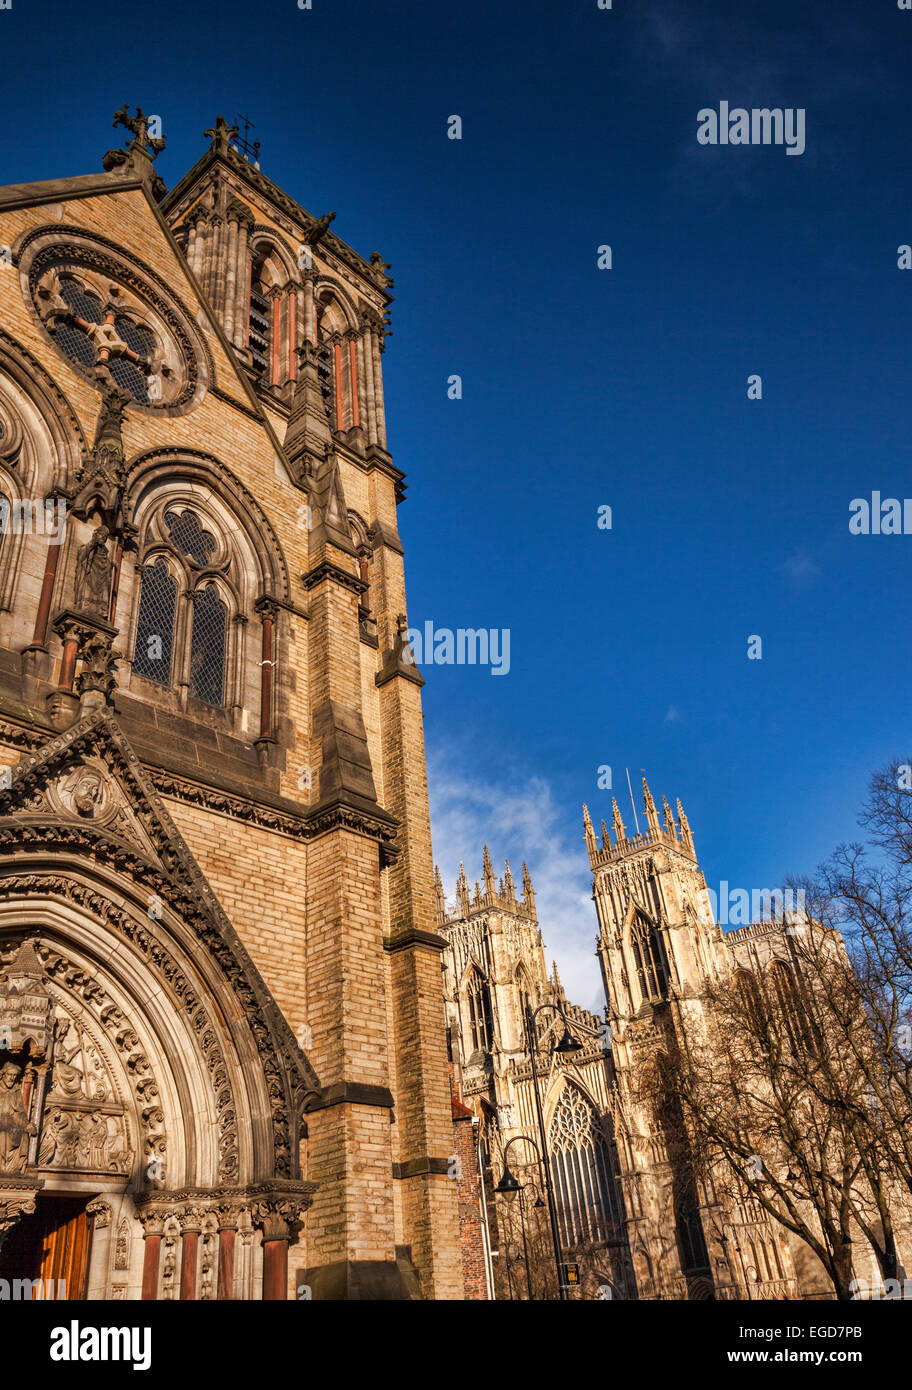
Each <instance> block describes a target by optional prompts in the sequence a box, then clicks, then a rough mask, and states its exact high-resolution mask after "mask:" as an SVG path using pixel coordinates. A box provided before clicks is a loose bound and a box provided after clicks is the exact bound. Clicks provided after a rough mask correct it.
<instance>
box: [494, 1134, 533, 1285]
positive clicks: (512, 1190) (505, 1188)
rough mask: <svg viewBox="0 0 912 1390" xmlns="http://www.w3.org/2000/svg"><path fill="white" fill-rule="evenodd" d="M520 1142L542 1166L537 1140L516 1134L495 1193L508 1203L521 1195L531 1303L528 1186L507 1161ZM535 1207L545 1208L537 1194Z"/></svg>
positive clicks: (509, 1142) (505, 1155) (520, 1205)
mask: <svg viewBox="0 0 912 1390" xmlns="http://www.w3.org/2000/svg"><path fill="white" fill-rule="evenodd" d="M519 1142H522V1143H523V1144H528V1145H529V1147H530V1148H532V1149H534V1150H535V1156H536V1158H537V1159H538V1162H539V1164H541V1161H542V1159H541V1154H540V1153H539V1151H538V1145H537V1144H536V1143H535V1140H534V1139H529V1138H527V1137H526V1135H525V1134H514V1136H513V1138H512V1139H508V1140H507V1142H506V1144H505V1145H504V1151H503V1165H504V1168H503V1175H502V1177H501V1179H500V1182H499V1183H498V1184H497V1186H496V1187H495V1189H494V1191H495V1192H496V1193H498V1195H499V1196H501V1197H506V1198H507V1200H508V1201H512V1199H513V1197H515V1195H516V1193H517V1192H518V1193H519V1225H520V1229H521V1231H522V1243H523V1254H524V1256H525V1259H526V1289H527V1291H528V1295H529V1301H530V1302H531V1300H532V1270H531V1268H530V1266H529V1243H528V1241H527V1239H526V1213H525V1208H524V1205H523V1203H524V1196H525V1188H526V1184H525V1183H521V1182H520V1181H519V1179H518V1178H517V1177H515V1176H514V1174H513V1173H511V1172H510V1165H509V1163H508V1161H507V1154H508V1153H509V1151H510V1146H511V1145H512V1144H516V1143H519ZM535 1205H536V1206H537V1207H543V1206H544V1202H543V1201H542V1199H541V1197H539V1196H538V1195H537V1194H536V1201H535ZM518 1258H519V1257H518V1256H517V1259H518Z"/></svg>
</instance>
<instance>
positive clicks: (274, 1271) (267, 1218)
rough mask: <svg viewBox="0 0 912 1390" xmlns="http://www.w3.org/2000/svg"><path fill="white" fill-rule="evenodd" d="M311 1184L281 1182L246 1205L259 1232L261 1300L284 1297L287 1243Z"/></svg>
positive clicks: (311, 1190) (292, 1236) (310, 1193)
mask: <svg viewBox="0 0 912 1390" xmlns="http://www.w3.org/2000/svg"><path fill="white" fill-rule="evenodd" d="M314 1188H315V1184H314V1183H312V1182H303V1181H301V1180H298V1181H296V1182H294V1183H291V1184H290V1185H289V1187H286V1186H285V1185H284V1184H283V1186H282V1188H281V1189H280V1190H279V1191H271V1192H267V1195H265V1196H264V1197H263V1198H261V1199H260V1200H255V1201H254V1202H253V1203H252V1205H251V1207H250V1217H251V1220H252V1221H253V1224H254V1226H258V1227H259V1228H260V1230H261V1231H262V1233H263V1299H264V1301H269V1302H282V1301H284V1300H285V1299H287V1297H288V1246H289V1244H290V1243H291V1242H292V1241H294V1240H297V1236H298V1231H299V1229H300V1225H301V1222H302V1221H303V1219H304V1213H305V1211H306V1210H307V1208H308V1207H309V1206H310V1204H311V1200H312V1198H313V1193H314Z"/></svg>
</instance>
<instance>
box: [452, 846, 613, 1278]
mask: <svg viewBox="0 0 912 1390" xmlns="http://www.w3.org/2000/svg"><path fill="white" fill-rule="evenodd" d="M437 922H438V926H439V928H440V931H441V932H442V934H443V935H444V936H445V937H446V939H447V943H448V950H447V952H446V955H445V957H444V969H445V980H446V1010H447V1033H448V1039H449V1045H450V1051H451V1056H452V1059H453V1066H454V1073H455V1077H456V1083H457V1086H458V1090H459V1093H460V1095H461V1097H462V1099H463V1100H464V1101H465V1103H466V1105H469V1106H471V1107H472V1108H473V1109H474V1111H475V1113H476V1115H477V1116H478V1118H479V1121H480V1127H479V1139H480V1155H479V1158H480V1165H481V1168H482V1170H483V1174H484V1178H485V1182H486V1189H487V1194H488V1207H487V1209H488V1213H489V1224H490V1226H491V1228H492V1235H491V1239H492V1244H495V1245H496V1246H497V1247H498V1255H499V1260H498V1262H496V1263H495V1270H494V1274H495V1278H496V1280H497V1286H498V1296H499V1297H505V1298H507V1297H511V1296H513V1293H512V1288H511V1283H512V1279H513V1275H512V1272H511V1273H509V1274H508V1273H507V1265H508V1263H509V1262H510V1261H511V1260H513V1259H518V1258H519V1254H520V1251H522V1252H523V1253H525V1252H526V1249H527V1247H528V1245H529V1243H530V1242H532V1243H533V1245H534V1246H535V1248H536V1253H537V1258H533V1260H532V1261H531V1262H530V1270H529V1276H528V1277H529V1282H530V1283H531V1294H532V1297H542V1296H543V1293H544V1290H545V1289H548V1290H549V1291H550V1294H551V1296H555V1295H556V1283H555V1281H554V1275H553V1259H552V1253H551V1248H550V1245H549V1239H550V1237H549V1235H548V1232H547V1229H546V1226H545V1212H544V1204H543V1198H544V1186H543V1174H542V1167H541V1163H540V1152H541V1143H540V1131H539V1128H538V1116H537V1109H536V1100H535V1079H536V1078H537V1081H538V1086H539V1093H540V1097H541V1106H542V1119H543V1124H544V1128H545V1134H546V1138H547V1146H548V1151H549V1154H550V1156H551V1164H552V1171H553V1180H554V1189H555V1199H556V1205H557V1213H558V1225H559V1231H560V1242H561V1246H562V1249H563V1251H564V1254H565V1257H566V1259H567V1260H571V1261H572V1260H575V1261H577V1262H579V1261H580V1260H582V1261H583V1266H584V1269H585V1271H586V1272H587V1277H586V1278H584V1279H583V1280H582V1281H581V1289H582V1293H583V1295H584V1296H586V1297H618V1296H620V1297H624V1298H632V1297H635V1296H636V1294H635V1287H634V1284H633V1271H632V1267H631V1265H630V1260H629V1255H628V1252H627V1248H626V1243H627V1232H626V1226H625V1222H624V1213H623V1196H622V1191H621V1186H620V1183H619V1180H618V1179H619V1167H618V1156H617V1150H616V1145H615V1140H614V1123H615V1115H614V1094H615V1087H614V1075H613V1065H612V1061H611V1054H610V1048H609V1047H608V1046H607V1033H608V1030H607V1027H606V1024H605V1022H604V1020H603V1019H600V1018H599V1017H598V1016H597V1015H596V1014H593V1013H590V1011H589V1010H588V1009H584V1008H581V1007H579V1006H578V1005H575V1004H572V1003H571V1002H570V1001H569V1000H568V999H567V997H566V995H565V993H564V990H563V988H562V986H561V983H560V980H559V978H558V974H557V967H556V966H555V967H554V970H553V973H552V975H551V977H550V978H549V976H548V972H547V965H546V961H545V948H544V943H543V941H542V936H541V931H540V929H539V924H538V917H537V913H536V907H535V894H534V890H533V888H532V882H531V879H530V876H529V872H528V869H527V868H526V866H525V864H523V891H522V896H521V897H520V896H519V895H518V894H517V891H516V885H515V883H514V880H513V875H512V873H511V870H510V865H509V864H506V865H505V868H504V874H503V877H501V878H499V879H496V878H495V875H494V869H493V865H492V863H491V858H490V855H489V853H488V850H487V846H485V849H484V853H483V877H482V882H481V883H478V882H476V883H475V887H474V892H472V891H471V890H470V888H469V883H468V880H467V878H466V874H465V870H464V868H463V866H462V865H461V864H460V866H459V877H458V880H457V884H456V903H455V906H454V907H453V908H452V910H451V909H450V908H449V907H448V905H447V903H446V901H445V898H444V893H443V887H442V884H441V880H440V876H439V874H438V876H437ZM530 1016H531V1018H532V1020H533V1023H532V1026H533V1028H534V1036H535V1038H536V1058H535V1062H534V1063H533V1059H532V1056H531V1054H530V1048H529V1042H528V1039H529V1036H530V1033H529V1026H528V1020H529V1018H530ZM565 1029H566V1030H567V1032H568V1033H569V1034H570V1035H571V1037H572V1039H573V1041H574V1043H575V1044H576V1047H575V1050H574V1051H572V1052H568V1053H562V1052H560V1051H558V1050H557V1049H556V1046H555V1044H556V1043H557V1042H558V1041H559V1040H560V1039H561V1038H562V1036H563V1034H564V1031H565ZM533 1066H534V1071H533ZM530 1138H531V1141H532V1142H531V1143H530V1142H528V1140H529V1139H530ZM505 1161H506V1163H507V1164H508V1165H509V1168H510V1171H511V1172H513V1173H514V1174H516V1175H518V1176H519V1178H520V1180H521V1181H522V1183H523V1185H524V1191H523V1193H522V1194H521V1195H520V1198H519V1201H520V1202H524V1203H526V1205H525V1206H524V1208H523V1211H522V1213H521V1216H522V1220H521V1221H520V1222H519V1223H518V1221H517V1216H518V1211H517V1208H518V1203H517V1200H516V1199H515V1198H505V1199H501V1198H499V1197H497V1196H496V1193H495V1190H494V1189H495V1187H496V1185H497V1183H498V1182H499V1180H500V1179H501V1177H502V1174H503V1171H504V1165H505ZM536 1199H537V1205H533V1204H534V1203H535V1202H536ZM523 1225H525V1226H526V1230H525V1232H523V1230H522V1226H523ZM517 1277H518V1278H520V1289H521V1296H522V1297H526V1296H527V1295H528V1293H529V1292H530V1290H529V1289H524V1290H523V1289H522V1282H521V1280H522V1277H523V1272H522V1270H520V1271H519V1274H518V1275H517ZM584 1286H585V1287H584ZM599 1290H600V1291H599Z"/></svg>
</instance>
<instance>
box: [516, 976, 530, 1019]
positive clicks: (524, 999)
mask: <svg viewBox="0 0 912 1390" xmlns="http://www.w3.org/2000/svg"><path fill="white" fill-rule="evenodd" d="M516 991H517V994H518V996H519V1017H520V1020H521V1023H522V1028H523V1031H524V1030H525V1026H526V1018H527V1017H528V1015H529V1014H530V1013H531V1011H532V992H531V990H530V988H529V977H528V975H527V974H526V972H525V970H523V968H522V966H520V967H519V969H518V970H517V972H516Z"/></svg>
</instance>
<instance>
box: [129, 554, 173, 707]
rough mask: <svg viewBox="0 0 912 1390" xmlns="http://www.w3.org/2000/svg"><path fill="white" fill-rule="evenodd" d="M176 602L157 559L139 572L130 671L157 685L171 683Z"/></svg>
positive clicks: (163, 563)
mask: <svg viewBox="0 0 912 1390" xmlns="http://www.w3.org/2000/svg"><path fill="white" fill-rule="evenodd" d="M176 601H177V584H176V583H175V581H174V579H172V577H171V575H170V574H169V573H168V566H167V565H166V564H165V562H164V560H163V559H162V558H161V556H159V558H158V559H157V560H156V561H155V564H154V565H150V566H149V568H148V569H146V570H144V571H143V576H142V588H141V591H140V598H139V621H138V623H137V627H136V644H135V646H134V650H133V670H134V671H135V672H136V673H137V675H139V676H145V678H146V680H150V681H157V682H158V683H159V685H170V684H171V656H172V652H173V648H174V607H175V603H176Z"/></svg>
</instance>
